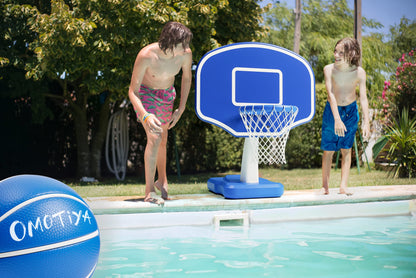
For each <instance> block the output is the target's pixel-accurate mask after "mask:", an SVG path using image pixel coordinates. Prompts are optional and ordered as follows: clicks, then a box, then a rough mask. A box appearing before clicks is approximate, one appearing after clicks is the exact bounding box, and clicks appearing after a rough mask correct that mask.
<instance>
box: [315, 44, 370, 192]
mask: <svg viewBox="0 0 416 278" xmlns="http://www.w3.org/2000/svg"><path fill="white" fill-rule="evenodd" d="M360 53H361V52H360V45H359V43H358V42H357V40H356V39H353V38H344V39H341V40H339V41H338V42H337V43H336V45H335V49H334V58H335V61H334V63H333V64H330V65H327V66H325V67H324V76H325V87H326V90H327V93H328V101H327V103H326V106H325V110H324V114H323V119H322V141H321V149H322V150H323V151H324V153H323V156H322V187H323V189H324V194H329V176H330V171H331V164H332V158H333V154H334V152H336V151H339V150H341V154H342V161H341V184H340V190H339V193H340V194H346V195H351V193H349V192H347V185H348V177H349V173H350V167H351V148H352V145H353V143H354V138H355V133H356V131H357V129H358V121H359V114H358V108H357V102H356V88H357V86H358V88H359V92H360V93H359V94H360V104H361V108H362V114H363V120H362V130H363V136H364V138H368V136H369V135H370V123H369V114H368V100H367V93H366V73H365V71H364V69H363V68H362V67H360V65H359V61H360V57H361V54H360Z"/></svg>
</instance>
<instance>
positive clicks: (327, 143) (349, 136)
mask: <svg viewBox="0 0 416 278" xmlns="http://www.w3.org/2000/svg"><path fill="white" fill-rule="evenodd" d="M338 112H339V115H340V117H341V120H342V122H343V123H344V125H345V127H346V128H347V131H346V132H345V136H344V137H340V136H338V135H336V134H335V131H334V124H335V122H334V115H333V114H332V110H331V106H330V105H329V102H327V103H326V105H325V110H324V115H323V117H322V139H321V150H324V151H339V150H340V149H351V148H352V145H353V144H354V138H355V133H356V132H357V128H358V121H359V119H360V116H359V115H358V108H357V102H356V101H354V102H353V103H351V104H349V105H347V106H338Z"/></svg>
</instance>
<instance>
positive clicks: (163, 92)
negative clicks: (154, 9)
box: [129, 22, 192, 204]
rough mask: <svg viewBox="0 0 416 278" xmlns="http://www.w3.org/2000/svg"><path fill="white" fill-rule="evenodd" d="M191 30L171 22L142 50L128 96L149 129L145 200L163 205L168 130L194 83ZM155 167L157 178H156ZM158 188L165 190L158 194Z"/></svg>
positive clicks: (165, 197)
mask: <svg viewBox="0 0 416 278" xmlns="http://www.w3.org/2000/svg"><path fill="white" fill-rule="evenodd" d="M191 39H192V33H191V31H190V30H189V29H188V28H187V27H185V26H184V25H182V24H180V23H178V22H168V23H167V24H166V25H165V26H164V27H163V30H162V33H161V35H160V37H159V41H158V42H155V43H152V44H149V45H148V46H146V47H144V48H143V49H142V50H140V52H139V54H138V55H137V58H136V61H135V63H134V68H133V73H132V76H131V83H130V88H129V98H130V101H131V103H132V104H133V107H134V110H135V111H136V114H137V119H138V121H140V122H141V123H142V125H143V127H144V130H145V131H146V136H147V144H146V149H145V152H144V167H145V179H146V190H145V198H144V201H145V202H151V203H156V204H163V203H164V200H166V199H168V181H167V176H166V143H167V139H168V129H170V128H172V127H174V126H175V125H176V123H177V122H178V120H179V118H180V117H181V115H182V113H183V112H184V110H185V105H186V100H187V98H188V95H189V90H190V88H191V82H192V71H191V67H192V51H191V49H190V48H189V44H190V42H191ZM180 70H182V83H181V100H180V103H179V108H178V109H176V110H175V111H173V103H174V101H175V97H176V91H175V88H174V87H173V85H174V81H175V76H176V75H177V74H178V73H179V71H180ZM156 169H157V172H158V180H157V181H155V173H156ZM155 187H156V188H158V189H159V190H160V191H161V193H162V198H160V197H158V196H157V195H156V192H155Z"/></svg>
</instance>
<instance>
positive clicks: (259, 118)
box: [240, 105, 298, 165]
mask: <svg viewBox="0 0 416 278" xmlns="http://www.w3.org/2000/svg"><path fill="white" fill-rule="evenodd" d="M297 113H298V108H297V107H296V106H290V105H247V106H242V107H240V116H241V119H242V120H243V122H244V126H245V128H246V129H247V133H248V135H249V138H251V139H252V140H249V141H250V142H252V143H251V144H254V145H255V146H253V148H254V152H253V156H254V157H253V159H255V161H257V164H261V163H263V164H269V165H270V164H285V163H286V158H285V149H286V142H287V139H288V136H289V131H290V128H291V125H292V123H293V121H294V120H295V118H296V115H297Z"/></svg>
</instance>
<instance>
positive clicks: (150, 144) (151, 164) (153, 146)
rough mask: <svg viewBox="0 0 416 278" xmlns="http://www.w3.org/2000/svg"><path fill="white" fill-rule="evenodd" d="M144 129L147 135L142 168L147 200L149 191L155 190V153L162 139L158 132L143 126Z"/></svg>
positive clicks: (149, 196) (149, 194)
mask: <svg viewBox="0 0 416 278" xmlns="http://www.w3.org/2000/svg"><path fill="white" fill-rule="evenodd" d="M145 131H146V135H147V144H146V149H145V151H144V170H145V180H146V189H145V197H144V200H145V201H147V200H149V199H150V198H151V193H152V192H155V188H154V180H155V174H156V163H157V153H158V150H159V146H160V143H161V141H162V136H161V134H158V133H152V132H151V131H150V130H147V128H145Z"/></svg>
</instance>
